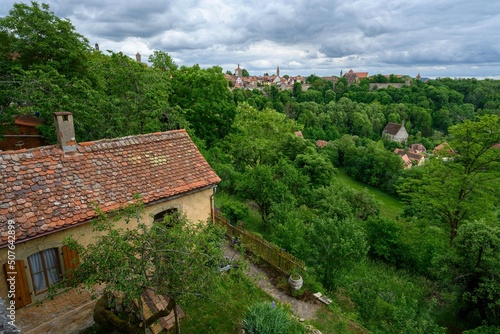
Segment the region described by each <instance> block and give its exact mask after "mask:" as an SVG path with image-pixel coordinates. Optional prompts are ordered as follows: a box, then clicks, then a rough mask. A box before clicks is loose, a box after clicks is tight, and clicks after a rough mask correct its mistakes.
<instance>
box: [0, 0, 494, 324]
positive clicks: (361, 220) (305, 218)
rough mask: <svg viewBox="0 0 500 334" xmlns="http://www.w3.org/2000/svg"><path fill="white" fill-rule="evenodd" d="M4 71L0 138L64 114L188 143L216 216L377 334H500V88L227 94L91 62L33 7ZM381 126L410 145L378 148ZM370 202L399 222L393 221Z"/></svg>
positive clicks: (88, 132)
mask: <svg viewBox="0 0 500 334" xmlns="http://www.w3.org/2000/svg"><path fill="white" fill-rule="evenodd" d="M0 56H1V57H0V86H1V89H0V123H1V124H3V126H4V127H6V128H8V127H11V126H13V118H12V116H13V115H19V114H28V115H36V116H38V117H40V118H41V119H43V121H44V123H43V125H41V126H40V127H39V130H40V131H41V133H42V135H43V137H44V139H45V141H46V143H49V144H53V143H56V141H57V140H56V137H55V135H56V131H55V125H54V122H53V116H52V113H53V112H56V111H71V112H72V113H73V116H74V120H75V131H76V140H77V142H84V141H92V140H99V139H103V138H115V137H123V136H128V135H134V134H141V133H149V132H157V131H167V130H172V129H179V128H185V129H187V130H188V132H189V134H190V136H191V137H192V138H193V140H194V141H195V143H196V145H197V146H198V148H199V149H200V151H201V152H202V154H203V155H204V157H205V158H206V159H207V161H208V162H209V163H210V165H211V166H212V168H214V170H215V171H216V172H217V174H218V175H219V176H220V177H221V179H222V181H221V183H220V184H219V187H218V193H217V197H219V199H218V205H219V206H220V208H221V210H222V212H223V213H224V214H225V215H226V216H227V217H228V218H230V219H231V220H232V221H233V222H234V223H235V224H237V223H238V222H239V221H244V222H245V221H253V223H248V224H246V225H245V227H246V228H249V229H252V230H253V231H254V232H256V233H259V234H260V235H262V236H264V237H265V238H266V239H267V240H269V241H271V242H273V243H275V244H277V245H278V246H280V247H281V248H284V249H286V250H287V251H288V252H290V253H291V254H293V255H294V256H296V257H297V258H299V259H301V260H303V261H304V262H305V263H306V266H307V268H308V270H307V274H305V275H306V278H308V279H309V281H310V282H312V283H310V284H312V285H313V286H314V288H315V289H317V290H321V291H326V292H328V294H329V295H331V296H333V297H334V299H335V304H336V305H337V307H338V309H339V310H340V311H341V312H343V313H345V314H347V315H348V317H349V318H351V319H353V320H354V321H355V322H357V323H359V324H360V325H362V326H363V327H364V328H366V329H367V330H368V331H369V332H372V333H460V332H466V333H498V331H500V279H499V277H500V256H499V255H498V254H499V251H500V210H499V207H500V148H499V145H498V144H499V143H500V81H497V80H490V79H483V80H478V79H474V78H467V79H452V78H437V79H433V80H429V81H427V82H422V81H421V80H417V79H411V84H410V86H403V87H402V88H393V87H388V88H384V89H373V90H370V79H363V80H361V82H360V83H359V84H352V85H348V84H347V81H346V80H345V78H339V80H338V82H336V83H335V84H334V83H333V82H331V81H327V80H324V79H322V78H320V77H318V76H316V75H314V74H311V75H310V76H309V77H307V83H308V84H310V88H309V89H308V90H305V91H303V89H302V85H301V84H300V83H295V85H294V87H293V89H292V90H280V89H279V88H278V87H277V86H274V85H272V86H265V87H262V89H254V90H245V89H238V88H233V89H231V88H230V87H229V84H228V81H227V80H226V78H225V77H224V73H223V69H222V68H220V67H217V66H213V67H210V68H201V67H200V66H198V65H193V66H184V65H179V64H176V63H175V62H174V61H173V60H172V58H171V57H170V56H169V54H168V53H167V52H166V51H155V52H154V54H153V55H151V56H150V57H149V63H150V65H146V64H144V63H138V62H136V61H135V60H132V59H131V58H130V57H128V56H126V55H124V54H121V53H115V52H112V51H108V52H102V51H99V50H96V49H95V48H93V47H91V46H90V44H89V41H88V40H87V39H86V38H85V37H84V36H82V35H80V34H79V33H78V32H77V31H76V30H75V28H74V27H73V25H72V24H71V22H70V21H68V20H66V19H61V18H58V17H57V16H55V14H54V13H53V12H52V11H51V10H50V8H49V6H48V5H45V4H37V3H36V2H32V3H31V4H15V5H14V7H13V8H12V9H11V11H10V12H9V15H8V16H5V17H2V18H0ZM381 77H383V76H382V75H380V76H378V79H379V80H382V79H381ZM371 80H372V81H373V80H376V78H371ZM388 122H394V123H399V124H401V123H403V124H404V126H405V128H406V130H407V132H408V134H409V137H408V141H407V142H406V143H403V144H400V143H397V142H393V141H388V140H385V139H383V137H382V131H383V129H384V127H385V126H386V124H387V123H388ZM298 131H300V132H301V133H302V136H298V135H297V132H298ZM317 140H324V141H326V142H327V144H326V145H325V146H323V147H320V146H318V145H317V144H316V141H317ZM442 143H447V145H448V146H449V148H450V149H448V150H445V151H441V152H440V153H435V154H432V152H433V149H434V148H435V147H436V146H438V145H439V144H442ZM411 144H422V145H423V146H425V148H426V149H427V152H428V155H427V158H426V160H425V163H424V164H423V165H422V166H412V168H404V166H403V162H402V160H401V158H400V156H398V155H397V154H394V153H393V152H394V150H395V149H396V148H400V149H407V148H408V147H409V146H410V145H411ZM342 178H349V179H353V180H356V181H358V182H361V183H363V184H364V185H366V188H364V189H362V190H359V189H355V188H353V187H350V186H349V185H347V184H346V183H345V182H342V180H341V179H342ZM373 188H375V189H377V190H379V191H380V192H383V193H385V194H387V195H388V196H389V197H390V198H392V199H394V200H395V201H396V202H398V203H400V204H401V207H402V210H400V211H399V212H396V213H393V214H384V213H383V212H384V210H383V208H382V207H381V206H383V205H384V204H383V203H381V202H380V201H379V200H378V199H377V198H376V197H374V196H373V194H372V193H371V192H370V191H369V190H368V189H373ZM255 212H256V213H258V214H257V215H256V217H255V215H254V218H253V220H252V219H251V216H252V213H255Z"/></svg>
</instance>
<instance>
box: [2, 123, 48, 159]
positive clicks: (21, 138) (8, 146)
mask: <svg viewBox="0 0 500 334" xmlns="http://www.w3.org/2000/svg"><path fill="white" fill-rule="evenodd" d="M13 118H14V123H13V125H12V127H11V128H7V127H5V130H4V131H2V135H3V137H4V138H5V139H3V140H1V141H0V151H9V150H19V149H22V148H33V147H38V146H42V145H44V141H43V139H42V135H41V134H40V132H39V131H38V129H37V126H40V125H42V124H43V120H42V119H41V118H38V117H35V116H31V115H16V116H14V117H13Z"/></svg>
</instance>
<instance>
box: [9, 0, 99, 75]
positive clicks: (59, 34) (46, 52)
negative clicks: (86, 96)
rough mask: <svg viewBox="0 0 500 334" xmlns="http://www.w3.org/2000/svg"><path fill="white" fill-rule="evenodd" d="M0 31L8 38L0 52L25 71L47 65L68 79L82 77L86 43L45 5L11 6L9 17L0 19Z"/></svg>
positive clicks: (67, 22) (71, 26)
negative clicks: (5, 46)
mask: <svg viewBox="0 0 500 334" xmlns="http://www.w3.org/2000/svg"><path fill="white" fill-rule="evenodd" d="M0 32H2V33H4V34H7V35H8V36H9V37H10V38H9V42H10V43H9V48H8V50H2V51H3V52H7V53H8V55H9V57H10V59H12V61H13V63H14V64H19V65H20V67H21V68H23V69H25V70H27V69H37V68H41V67H45V66H50V67H52V68H54V69H55V70H57V71H58V72H59V73H60V74H64V75H66V76H70V77H72V76H80V77H81V76H84V75H85V74H86V66H85V62H86V57H87V55H88V52H89V50H90V46H89V44H88V40H87V39H86V38H85V37H83V36H82V35H80V34H78V33H77V32H76V31H75V28H74V26H73V25H72V24H71V22H70V21H69V20H67V19H61V18H58V17H57V16H56V15H55V14H54V13H53V12H52V11H51V10H50V7H49V5H47V4H45V3H43V4H42V5H39V4H38V3H37V2H35V1H32V2H31V5H28V4H25V3H15V4H14V6H13V8H12V9H11V10H10V11H9V15H7V16H5V17H3V18H0ZM4 57H5V54H4Z"/></svg>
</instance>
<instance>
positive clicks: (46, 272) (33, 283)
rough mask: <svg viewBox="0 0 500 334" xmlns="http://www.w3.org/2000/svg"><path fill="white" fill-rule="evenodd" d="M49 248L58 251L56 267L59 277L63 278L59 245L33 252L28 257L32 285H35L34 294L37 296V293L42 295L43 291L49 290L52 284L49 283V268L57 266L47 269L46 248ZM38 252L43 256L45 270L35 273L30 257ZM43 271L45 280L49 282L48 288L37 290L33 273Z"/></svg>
mask: <svg viewBox="0 0 500 334" xmlns="http://www.w3.org/2000/svg"><path fill="white" fill-rule="evenodd" d="M49 249H54V250H55V253H56V267H57V275H58V276H59V279H61V278H62V270H61V263H60V258H59V251H60V250H59V248H58V247H52V248H47V249H43V250H41V251H38V252H36V253H33V254H31V255H29V256H28V257H27V261H28V266H29V270H30V278H31V285H32V287H33V294H34V295H35V296H37V295H41V294H43V293H46V292H47V291H48V290H49V286H50V284H49V276H48V270H49V269H52V268H55V267H51V268H48V269H47V265H46V264H45V257H44V252H45V251H46V250H49ZM38 253H40V258H41V260H42V267H43V271H38V272H36V273H33V270H32V269H31V263H30V260H29V258H30V256H32V255H35V254H38ZM41 272H43V275H44V278H45V282H46V284H47V288H45V289H43V290H40V291H36V290H35V280H34V278H33V274H38V273H41Z"/></svg>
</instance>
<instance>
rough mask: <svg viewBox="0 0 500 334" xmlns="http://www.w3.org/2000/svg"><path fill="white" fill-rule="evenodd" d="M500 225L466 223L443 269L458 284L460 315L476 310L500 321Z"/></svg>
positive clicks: (489, 320)
mask: <svg viewBox="0 0 500 334" xmlns="http://www.w3.org/2000/svg"><path fill="white" fill-rule="evenodd" d="M499 251H500V228H498V227H496V226H492V224H488V223H486V222H484V221H475V222H471V223H467V224H464V225H462V226H461V227H460V228H459V230H458V235H457V238H456V241H455V246H454V247H453V250H452V252H451V253H450V255H449V256H445V257H443V260H444V261H443V265H442V266H441V268H442V270H443V271H444V272H445V273H446V274H447V275H449V276H448V277H447V278H448V280H449V281H450V282H452V283H451V284H452V285H455V286H458V291H459V295H458V301H459V307H460V313H461V314H460V318H462V319H463V318H465V317H467V316H468V315H469V314H470V313H471V312H474V311H475V310H477V311H478V313H479V314H480V316H481V319H482V321H485V322H487V323H488V324H490V325H496V326H499V325H500V302H499V301H500V281H499V280H498V277H499V276H500V257H499V256H498V252H499Z"/></svg>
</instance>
